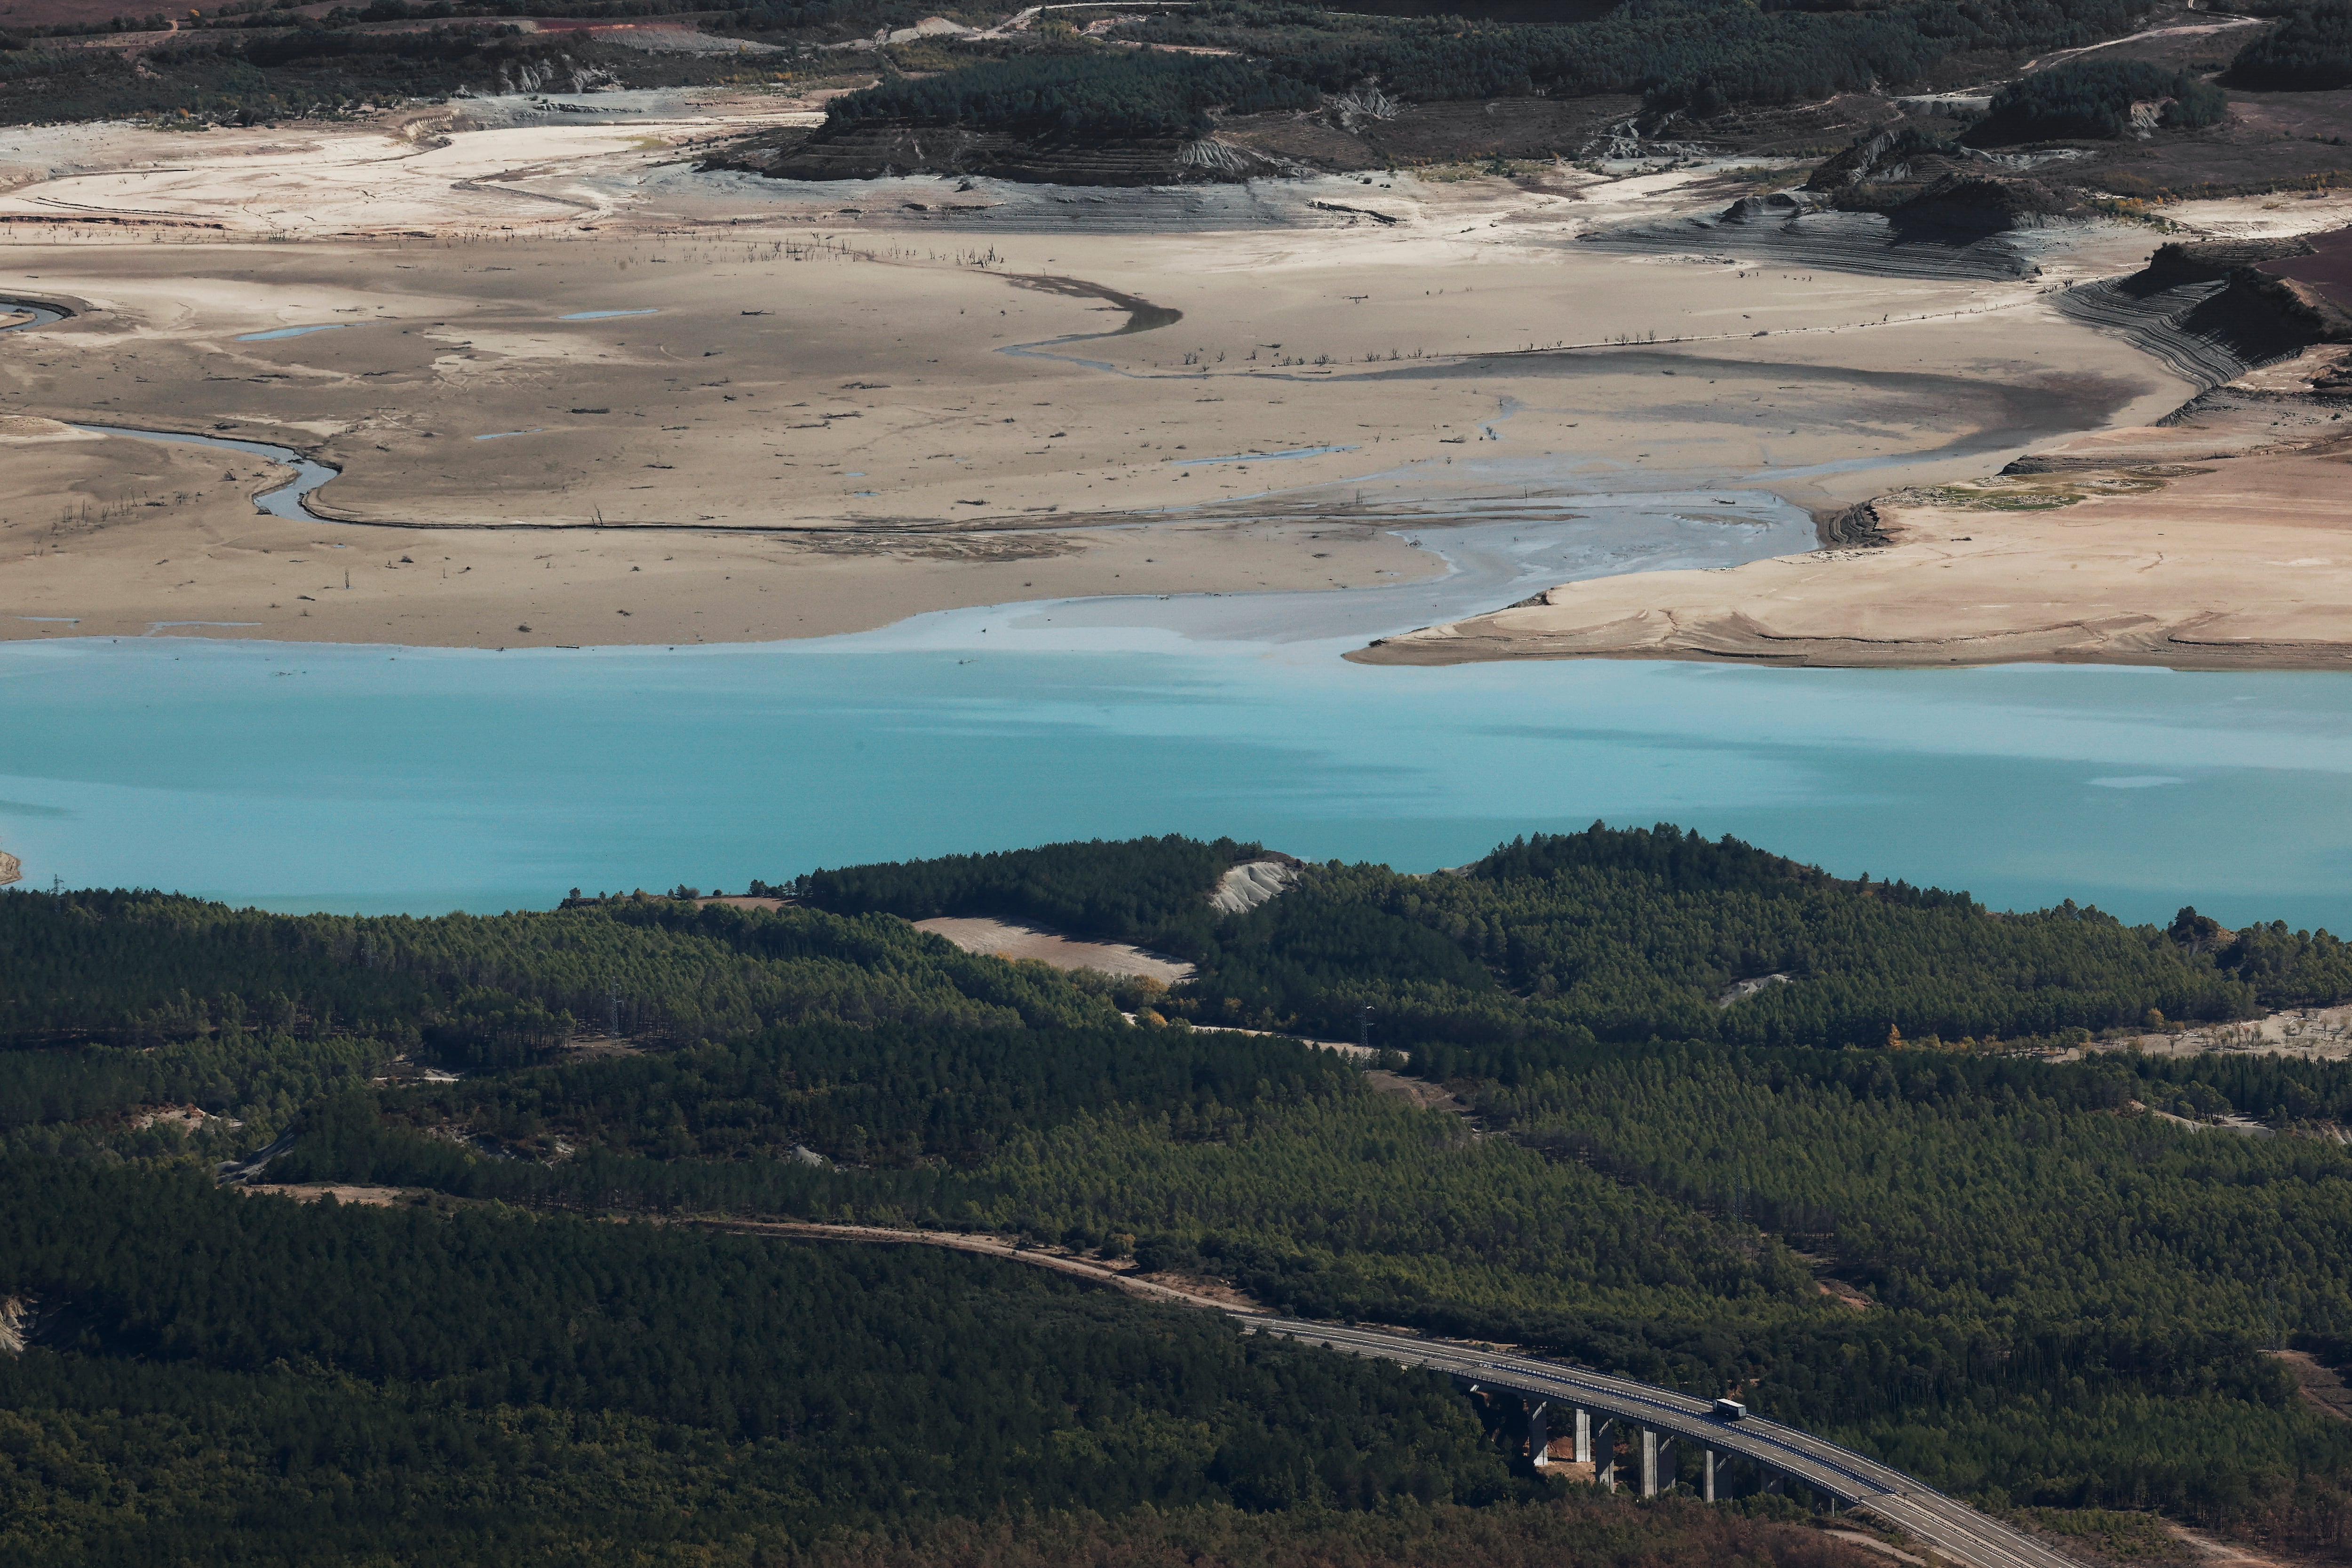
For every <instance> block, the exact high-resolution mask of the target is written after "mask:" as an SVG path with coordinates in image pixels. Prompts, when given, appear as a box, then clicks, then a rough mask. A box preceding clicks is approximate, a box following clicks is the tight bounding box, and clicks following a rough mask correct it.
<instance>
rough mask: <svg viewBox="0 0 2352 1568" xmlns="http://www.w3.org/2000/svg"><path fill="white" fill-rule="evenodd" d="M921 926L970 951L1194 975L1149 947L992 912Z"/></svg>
mask: <svg viewBox="0 0 2352 1568" xmlns="http://www.w3.org/2000/svg"><path fill="white" fill-rule="evenodd" d="M914 925H915V929H916V930H917V931H930V932H932V933H934V934H935V935H939V936H943V937H945V938H947V939H948V940H949V941H950V942H953V943H955V944H956V945H957V946H958V947H960V948H961V949H963V950H964V951H965V952H980V953H992V954H994V955H995V956H996V957H999V958H1014V959H1021V958H1026V959H1034V960H1035V961H1036V962H1038V963H1050V964H1052V965H1053V966H1054V967H1055V968H1056V969H1092V970H1096V971H1098V972H1099V973H1104V974H1134V975H1141V976H1144V977H1146V978H1149V979H1152V980H1157V981H1159V982H1160V984H1162V985H1176V984H1181V983H1183V982H1184V981H1187V980H1190V979H1192V965H1191V964H1189V963H1178V962H1177V961H1176V960H1174V959H1171V958H1162V957H1160V955H1159V954H1157V953H1151V952H1144V951H1143V950H1142V949H1141V948H1139V947H1129V946H1128V945H1127V944H1126V943H1124V942H1081V941H1078V940H1076V939H1075V938H1072V937H1066V936H1064V935H1063V934H1062V933H1061V932H1059V931H1047V930H1046V929H1045V927H1043V926H1034V925H1027V924H1024V923H1023V922H1021V921H1000V920H993V919H991V918H989V917H987V916H984V915H982V916H973V915H967V916H942V917H940V918H939V919H936V920H928V921H915V922H914Z"/></svg>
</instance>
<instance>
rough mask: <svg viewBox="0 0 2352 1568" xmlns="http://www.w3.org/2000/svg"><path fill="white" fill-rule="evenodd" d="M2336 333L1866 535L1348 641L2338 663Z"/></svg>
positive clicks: (1572, 590) (1900, 511) (2347, 614)
mask: <svg viewBox="0 0 2352 1568" xmlns="http://www.w3.org/2000/svg"><path fill="white" fill-rule="evenodd" d="M2347 353H2352V351H2347V349H2346V348H2344V347H2340V346H2336V347H2323V348H2316V349H2313V350H2310V351H2308V352H2306V353H2303V354H2301V355H2298V356H2296V357H2295V358H2294V359H2292V360H2289V361H2287V362H2285V363H2280V364H2274V365H2271V366H2266V367H2264V368H2263V369H2261V370H2258V371H2254V372H2252V373H2249V374H2247V375H2244V376H2242V377H2240V378H2239V379H2237V380H2235V381H2232V382H2230V383H2227V384H2224V385H2222V386H2221V387H2218V388H2216V389H2214V390H2213V391H2212V392H2210V393H2208V394H2206V395H2203V396H2200V397H2199V398H2197V399H2195V400H2194V401H2192V402H2190V403H2189V404H2188V405H2185V406H2184V407H2183V408H2182V409H2181V410H2179V413H2178V414H2177V415H2176V416H2173V417H2171V418H2168V419H2167V420H2166V421H2165V422H2164V423H2163V424H2161V425H2159V426H2123V427H2118V428H2116V429H2112V430H2105V431H2101V432H2097V433H2095V434H2093V435H2090V436H2086V437H2080V438H2077V439H2075V440H2073V441H2067V442H2059V443H2053V445H2051V446H2049V447H2044V448H2041V449H2039V450H2037V452H2036V453H2035V454H2033V455H2032V456H2030V457H2028V458H2025V459H2023V460H2021V461H2019V462H2017V463H2015V464H2014V465H2012V469H2013V471H2011V472H2007V473H2003V474H2000V475H1996V476H1993V477H1991V478H1989V479H1980V480H1976V481H1971V482H1968V483H1962V484H1953V485H1945V486H1937V487H1933V488H1927V489H1904V490H1897V491H1895V492H1892V493H1890V494H1888V495H1885V496H1882V497H1880V498H1878V499H1877V500H1875V501H1874V502H1872V503H1871V504H1870V506H1869V508H1868V517H1869V521H1870V525H1871V527H1872V529H1873V531H1874V533H1875V535H1876V538H1877V540H1878V542H1877V544H1876V545H1875V547H1872V548H1858V549H1832V550H1824V551H1822V552H1817V553H1814V554H1811V555H1804V556H1796V557H1784V558H1780V559H1775V560H1769V561H1759V562H1753V563H1748V564H1747V565H1744V566H1739V567H1736V568H1732V569H1728V570H1725V571H1720V572H1662V573H1653V574H1644V575H1642V576H1636V577H1614V578H1607V579H1602V580H1600V581H1595V582H1586V583H1570V584H1562V585H1560V586H1559V587H1556V588H1553V589H1551V590H1549V592H1547V593H1545V594H1543V595H1539V596H1538V598H1536V599H1534V600H1531V601H1529V602H1528V603H1526V604H1523V605H1513V606H1511V607H1510V608H1507V609H1503V610H1498V611H1496V612H1494V613H1492V614H1489V615H1484V616H1476V617H1475V618H1472V619H1470V620H1465V621H1462V622H1459V623H1456V624H1454V625H1451V626H1433V627H1428V628H1425V629H1423V630H1421V631H1417V632H1413V633H1411V634H1409V635H1406V636H1403V637H1391V638H1385V639H1383V640H1382V641H1381V642H1380V643H1379V644H1377V645H1376V646H1374V647H1370V648H1367V649H1364V650H1362V651H1360V652H1358V653H1356V654H1353V655H1350V656H1349V657H1351V658H1356V659H1359V660H1360V661H1363V662H1367V663H1393V664H1436V663H1454V662H1459V661H1461V660H1465V659H1486V658H1577V657H1588V658H1589V657H1604V658H1709V659H1729V660H1740V661H1747V662H1761V663H1782V664H1805V665H1864V666H1938V665H1964V664H1990V663H2002V662H2012V661H2024V660H2032V661H2039V662H2050V663H2083V662H2096V663H2106V664H2153V665H2164V666H2168V667H2172V668H2184V669H2224V668H2270V669H2299V668H2325V669H2337V668H2352V510H2347V507H2346V505H2345V500H2344V496H2345V485H2346V481H2347V477H2352V471H2348V470H2347V455H2352V423H2347V422H2346V421H2345V420H2344V418H2343V414H2344V411H2345V408H2346V407H2347V404H2346V403H2344V402H2342V401H2339V400H2338V399H2336V398H2335V397H2314V396H2312V395H2311V394H2312V391H2313V387H2314V384H2315V383H2316V384H2320V385H2322V386H2326V385H2328V384H2331V383H2334V384H2338V385H2340V381H2339V380H2338V378H2340V377H2341V376H2342V374H2343V373H2344V370H2345V362H2346V358H2347Z"/></svg>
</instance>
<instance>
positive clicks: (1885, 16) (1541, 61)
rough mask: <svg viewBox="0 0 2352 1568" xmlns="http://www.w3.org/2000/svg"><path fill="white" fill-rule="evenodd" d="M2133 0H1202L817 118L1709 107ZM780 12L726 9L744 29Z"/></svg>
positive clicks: (843, 104) (1865, 87) (2015, 40)
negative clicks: (1468, 103) (1382, 5)
mask: <svg viewBox="0 0 2352 1568" xmlns="http://www.w3.org/2000/svg"><path fill="white" fill-rule="evenodd" d="M2147 9H2148V7H2147V4H2146V3H2145V0H1985V3H1982V4H1973V5H1966V6H1958V7H1956V6H1952V5H1946V4H1943V3H1941V0H1910V3H1907V4H1906V3H1898V4H1895V5H1873V6H1848V5H1766V6H1759V5H1748V4H1745V3H1744V0H1624V3H1623V4H1621V5H1615V6H1614V7H1611V8H1607V9H1605V10H1604V11H1601V13H1599V14H1597V15H1596V14H1592V13H1591V12H1589V11H1588V12H1586V14H1585V15H1583V16H1577V17H1574V18H1573V19H1570V20H1567V21H1565V22H1564V23H1563V24H1562V25H1557V26H1545V25H1528V24H1523V23H1517V22H1501V21H1487V22H1471V21H1465V20H1464V19H1462V18H1461V17H1458V16H1365V15H1361V14H1356V13H1349V12H1345V11H1340V10H1336V9H1334V10H1326V9H1324V8H1321V7H1319V6H1312V5H1286V4H1261V3H1259V0H1208V3H1207V4H1204V5H1195V6H1188V7H1186V8H1184V9H1181V10H1174V11H1170V12H1166V13H1163V14H1161V15H1159V16H1152V17H1150V18H1145V19H1139V20H1132V21H1129V22H1128V23H1126V24H1125V25H1123V26H1121V27H1120V28H1119V29H1118V40H1119V41H1121V42H1126V43H1138V42H1139V43H1143V44H1146V45H1150V44H1171V45H1175V46H1179V47H1183V48H1187V49H1204V48H1205V49H1213V50H1217V51H1220V52H1221V53H1223V54H1229V55H1231V56H1233V57H1235V58H1201V57H1197V56H1195V57H1191V58H1185V57H1178V58H1167V57H1160V58H1152V57H1150V56H1149V55H1142V56H1139V55H1137V54H1135V53H1133V52H1132V51H1127V52H1120V51H1117V50H1113V49H1105V48H1101V47H1092V48H1090V47H1087V44H1086V43H1085V42H1084V41H1081V40H1077V39H1070V40H1067V41H1066V42H1062V43H1059V44H1055V45H1053V46H1051V47H1047V48H1045V49H1044V50H1043V51H1042V52H1041V53H1039V54H1036V55H1029V56H1015V57H1013V58H999V57H998V56H995V55H993V54H990V53H986V52H982V51H979V50H974V51H972V52H971V53H970V54H968V55H967V56H966V58H965V60H964V62H962V63H961V68H959V69H954V70H950V71H949V72H947V73H945V74H944V75H942V76H939V77H934V78H929V79H924V80H920V81H905V82H901V81H886V82H883V83H881V84H879V85H877V86H876V87H874V88H872V89H866V90H865V91H861V92H856V93H852V94H848V95H846V96H845V97H843V98H840V99H836V100H834V101H833V102H832V103H831V104H830V105H828V106H827V110H826V113H827V121H828V123H829V124H831V125H833V126H835V127H847V126H855V125H858V124H863V123H867V122H871V121H897V122H900V123H912V124H927V125H962V126H966V127H969V128H972V129H977V130H995V131H1013V132H1055V133H1060V134H1065V135H1068V134H1078V135H1088V136H1105V135H1125V136H1160V135H1171V134H1190V135H1200V134H1204V133H1205V132H1207V131H1208V130H1209V128H1210V119H1209V116H1208V114H1207V112H1206V111H1207V110H1209V109H1210V108H1212V107H1215V108H1220V109H1223V110H1230V111H1232V112H1236V113H1247V112H1250V111H1252V110H1260V109H1270V108H1295V107H1297V106H1299V105H1300V104H1302V103H1304V104H1308V105H1311V104H1312V103H1314V102H1315V101H1316V96H1317V94H1318V93H1344V92H1347V91H1349V90H1350V89H1356V88H1358V87H1360V86H1362V85H1363V84H1365V83H1368V82H1370V83H1377V84H1378V85H1379V86H1380V87H1381V89H1382V90H1384V91H1386V92H1388V93H1391V94H1393V95H1395V96H1396V97H1398V98H1401V99H1404V100H1412V101H1419V102H1434V101H1441V100H1460V99H1481V98H1523V97H1528V96H1532V95H1541V96H1547V97H1554V98H1575V97H1585V96H1591V95H1596V94H1603V93H1632V94H1641V95H1643V96H1645V97H1646V98H1647V100H1648V101H1649V103H1650V105H1651V106H1652V107H1653V108H1656V109H1669V110H1673V109H1681V110H1692V111H1695V112H1696V113H1699V114H1702V115H1706V114H1713V113H1716V112H1717V111H1719V110H1723V109H1725V108H1726V107H1727V106H1730V105H1733V104H1741V103H1759V102H1760V103H1787V102H1796V101H1809V100H1820V99H1823V98H1828V97H1831V96H1832V95H1834V94H1837V93H1840V92H1861V91H1870V90H1874V89H1883V88H1894V87H1896V86H1900V85H1905V84H1913V83H1918V82H1921V81H1925V80H1927V79H1929V78H1930V77H1932V76H1933V75H1934V73H1935V72H1936V71H1937V68H1938V67H1939V66H1941V65H1942V64H1943V63H1944V62H1945V61H1947V60H1948V59H1950V58H1953V57H1955V56H1966V55H1976V56H1982V55H1986V54H1994V55H2011V56H2023V55H2027V54H2032V53H2041V52H2045V51H2047V50H2050V49H2055V48H2069V47H2081V46H2084V45H2086V44H2093V43H2097V42H2099V41H2101V40H2103V39H2105V38H2110V37H2116V36H2117V35H2118V34H2121V33H2124V32H2127V31H2129V30H2130V29H2131V27H2133V26H2136V25H2137V22H2138V21H2139V19H2140V18H2141V17H2142V16H2145V14H2146V13H2147ZM772 17H773V18H774V21H775V24H776V25H781V20H782V13H781V12H777V13H763V12H761V11H760V10H756V9H754V10H750V11H746V12H742V13H740V14H739V15H738V16H737V18H736V23H737V25H738V26H740V27H742V28H744V29H746V30H749V31H752V32H757V31H760V30H761V29H762V28H763V27H765V26H770V25H772V21H771V18H772Z"/></svg>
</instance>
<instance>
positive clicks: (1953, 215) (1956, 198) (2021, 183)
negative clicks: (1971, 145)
mask: <svg viewBox="0 0 2352 1568" xmlns="http://www.w3.org/2000/svg"><path fill="white" fill-rule="evenodd" d="M2080 212H2081V209H2080V208H2078V207H2077V206H2076V205H2074V203H2073V202H2070V201H2068V200H2067V199H2066V198H2065V197H2063V196H2062V195H2059V194H2058V193H2057V192H2055V191H2053V190H2052V189H2051V188H2050V187H2049V186H2047V185H2045V184H2042V183H2041V182H2040V181H2039V180H2015V179H2002V178H2000V177H1998V176H1996V175H1991V174H1946V175H1944V176H1943V177H1942V178H1940V179H1938V180H1936V181H1935V182H1934V183H1932V184H1929V185H1927V187H1926V188H1925V189H1923V190H1921V191H1920V192H1919V194H1918V195H1915V196H1912V197H1910V198H1909V199H1908V200H1906V201H1905V202H1903V203H1902V204H1901V205H1897V206H1895V208H1893V209H1892V210H1890V211H1889V212H1888V213H1887V216H1888V217H1889V218H1890V219H1892V220H1893V221H1894V222H1895V225H1896V226H1897V227H1916V226H1929V227H1935V228H1944V229H1953V230H1957V231H1959V232H1963V233H1968V234H2006V233H2009V232H2011V231H2012V230H2016V229H2022V228H2041V227H2043V226H2047V225H2050V224H2053V223H2061V222H2063V221H2064V220H2066V219H2067V218H2070V217H2075V216H2080Z"/></svg>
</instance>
